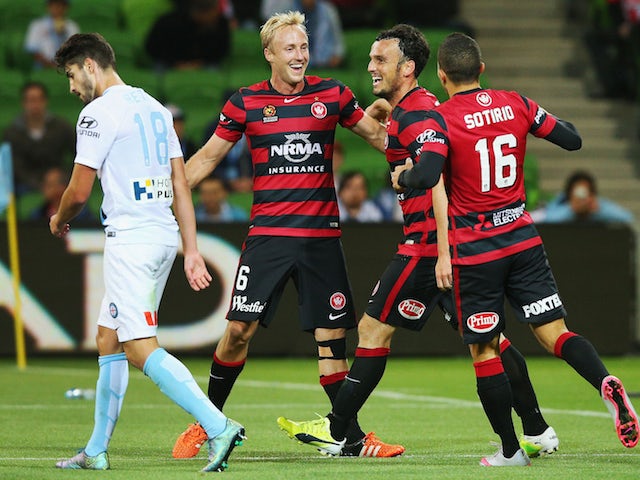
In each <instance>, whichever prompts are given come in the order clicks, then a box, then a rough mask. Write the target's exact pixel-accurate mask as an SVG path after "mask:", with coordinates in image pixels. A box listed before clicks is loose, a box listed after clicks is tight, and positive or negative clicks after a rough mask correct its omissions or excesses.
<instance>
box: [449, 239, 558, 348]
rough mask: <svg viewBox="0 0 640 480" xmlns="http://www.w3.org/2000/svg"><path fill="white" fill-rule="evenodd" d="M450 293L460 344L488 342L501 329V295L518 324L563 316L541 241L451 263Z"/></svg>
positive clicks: (502, 316) (503, 320) (533, 322)
mask: <svg viewBox="0 0 640 480" xmlns="http://www.w3.org/2000/svg"><path fill="white" fill-rule="evenodd" d="M453 274H454V279H453V283H454V292H455V300H456V309H457V314H458V318H460V319H461V320H462V321H461V323H462V332H463V338H464V343H465V344H467V345H468V344H472V343H487V342H489V341H490V340H491V339H492V338H493V337H495V336H496V335H497V334H499V333H501V332H502V331H503V330H504V329H505V318H504V298H505V297H506V298H507V299H508V300H509V303H510V304H511V307H512V308H513V311H514V313H515V315H516V318H517V319H518V321H520V322H521V323H528V324H533V325H541V324H544V323H548V322H550V321H552V320H556V319H558V318H564V317H565V316H566V315H567V312H566V310H565V309H564V306H563V305H562V301H561V300H560V296H559V294H558V287H557V285H556V281H555V279H554V278H553V273H552V272H551V267H550V266H549V261H548V260H547V254H546V253H545V251H544V247H543V246H542V245H538V246H536V247H533V248H529V249H527V250H524V251H522V252H519V253H516V254H514V255H510V256H508V257H505V258H501V259H499V260H494V261H492V262H487V263H483V264H480V265H462V266H454V268H453Z"/></svg>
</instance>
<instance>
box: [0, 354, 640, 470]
mask: <svg viewBox="0 0 640 480" xmlns="http://www.w3.org/2000/svg"><path fill="white" fill-rule="evenodd" d="M183 361H184V362H185V363H186V364H187V366H188V367H189V368H190V369H191V371H192V372H193V374H194V376H195V377H196V379H197V380H198V382H199V383H200V385H201V386H202V387H203V389H205V390H206V382H207V379H208V370H209V365H210V362H209V360H208V359H205V358H193V357H185V358H183ZM605 363H606V364H607V366H608V367H609V370H610V371H611V372H612V373H613V374H616V375H618V376H619V377H621V378H622V379H623V381H624V382H625V386H626V387H627V390H628V391H630V392H634V391H635V392H637V391H640V358H637V357H624V358H607V359H605ZM529 371H530V374H531V377H532V380H533V382H534V385H535V387H536V391H537V393H538V399H539V401H540V404H541V406H542V408H543V412H544V413H545V416H546V418H547V421H548V422H549V423H550V424H551V425H552V426H553V427H554V428H555V430H556V431H557V433H558V436H559V438H560V450H559V451H558V452H557V453H555V454H553V455H551V456H547V457H544V458H539V459H534V460H533V461H532V467H531V468H515V469H514V468H502V469H496V468H493V469H487V468H482V467H479V466H478V461H479V460H480V458H481V457H482V456H484V455H486V454H491V453H493V452H494V450H495V447H493V446H492V445H491V444H490V442H492V441H494V442H495V441H497V436H496V435H494V434H493V432H492V431H491V428H490V426H489V424H488V422H487V420H486V419H485V417H484V414H483V412H482V409H481V407H480V404H479V402H478V400H477V395H476V392H475V380H474V375H473V369H472V367H471V362H470V360H469V359H467V358H456V357H452V358H429V357H427V358H411V359H409V358H393V357H391V359H390V361H389V362H388V364H387V371H386V373H385V376H384V378H383V379H382V381H381V383H380V385H379V386H378V388H377V390H376V391H375V392H374V394H373V396H372V397H371V398H370V399H369V401H368V402H367V404H366V405H365V407H364V408H363V410H362V411H361V413H360V422H361V424H362V426H363V428H364V429H365V430H366V431H370V430H374V431H375V432H376V433H377V434H378V435H379V436H380V437H381V438H382V439H384V440H386V441H389V442H394V443H402V444H403V445H405V447H406V449H407V450H406V452H405V454H404V455H403V456H401V457H397V458H391V459H375V458H373V459H372V458H363V459H360V458H330V457H324V456H321V455H320V454H318V453H317V452H316V451H315V450H314V449H312V448H310V447H308V446H306V445H298V444H297V443H295V442H293V441H292V440H290V439H289V438H288V437H287V436H286V435H285V434H284V433H283V432H281V431H280V430H279V429H278V427H277V425H276V423H275V419H276V418H277V417H278V416H280V415H284V416H287V417H290V418H293V419H296V420H305V419H311V418H314V412H318V413H320V414H326V413H327V411H328V409H329V405H328V401H327V399H326V397H325V395H324V393H323V392H322V390H321V387H320V386H319V384H318V382H317V370H316V362H315V361H314V360H313V359H282V358H279V359H267V358H255V357H254V358H252V357H250V358H249V361H248V363H247V366H246V368H245V370H244V372H243V374H242V376H241V377H240V379H239V381H238V383H237V384H236V387H235V389H234V391H233V393H232V395H231V397H230V398H229V401H228V402H227V406H226V407H225V413H226V414H227V415H229V416H230V417H232V418H234V419H235V420H238V421H239V422H241V423H243V424H244V425H245V427H246V431H247V436H248V439H247V440H246V441H245V442H244V445H243V446H241V447H238V448H236V450H234V453H233V455H232V456H231V458H230V462H229V464H230V465H229V469H228V470H227V471H226V472H224V473H223V474H222V475H224V477H225V478H229V479H233V478H238V479H240V478H242V479H243V480H247V479H260V480H269V479H299V480H303V479H310V480H322V479H335V480H339V479H347V478H349V479H351V478H353V479H359V478H360V479H367V480H373V479H384V480H389V479H392V478H393V479H395V478H397V479H425V478H429V479H430V478H433V479H461V478H473V479H474V480H478V479H513V478H523V479H529V478H531V479H533V478H536V479H553V480H561V479H571V480H575V479H579V480H587V479H602V478H610V479H613V478H640V447H637V448H635V449H626V448H624V447H623V446H622V445H621V444H620V442H619V441H618V439H617V437H616V435H615V433H614V429H613V422H612V421H611V419H610V417H609V415H608V413H607V411H606V409H605V406H604V404H603V403H602V401H601V400H600V398H599V396H598V394H597V393H596V392H595V390H594V389H593V388H592V387H591V386H590V385H588V384H587V383H586V382H585V381H584V380H582V378H580V377H579V376H578V375H577V374H575V373H574V372H573V370H572V369H571V368H569V367H568V366H567V365H566V364H564V362H561V361H558V360H556V359H553V358H548V357H542V358H530V359H529ZM96 376H97V363H96V361H95V360H93V359H89V358H80V359H79V358H68V357H67V358H63V359H57V358H34V359H30V361H29V366H28V368H27V369H26V370H25V371H18V370H17V368H16V367H15V364H14V362H13V361H12V360H10V359H6V358H5V359H2V360H0V425H1V426H2V428H1V429H0V478H1V479H6V480H13V479H31V480H33V479H58V478H65V479H66V478H79V477H82V478H83V479H87V478H102V479H105V478H108V479H110V480H115V479H127V480H131V479H134V480H145V479H150V480H164V479H183V478H184V479H191V478H202V476H203V475H205V476H206V475H220V474H218V473H210V474H201V473H199V470H200V469H201V468H202V467H203V466H204V465H205V464H206V454H205V452H204V451H203V452H201V453H200V454H199V455H198V456H197V457H196V458H194V459H189V460H174V459H172V458H171V448H172V446H173V443H174V441H175V439H176V437H177V435H178V434H179V433H180V432H182V431H183V430H184V428H185V427H186V425H187V424H188V423H189V422H190V421H191V418H190V417H189V415H187V414H186V413H185V412H184V411H182V410H181V409H179V408H178V407H177V406H175V405H174V404H172V403H171V402H170V401H169V400H168V399H167V398H166V397H164V395H162V393H160V391H159V390H158V389H157V388H156V387H155V385H153V383H152V382H151V381H150V380H149V379H148V378H146V377H145V376H144V375H143V374H141V373H140V372H138V371H137V370H135V369H133V368H132V369H131V379H130V382H129V390H128V392H127V396H126V398H125V403H124V407H123V411H122V415H121V418H120V421H119V423H118V426H117V428H116V431H115V434H114V437H113V440H112V442H111V446H110V449H109V454H110V457H111V468H112V470H111V471H110V472H92V471H83V472H74V471H62V470H57V469H55V468H54V463H55V461H56V460H58V459H60V458H63V457H68V456H71V455H73V454H74V453H75V451H76V449H77V448H80V447H82V446H84V444H85V443H86V441H87V440H88V437H89V435H90V433H91V428H92V425H93V402H92V401H90V400H67V399H66V398H65V396H64V392H65V391H66V390H67V389H68V388H70V387H82V388H93V387H94V386H95V379H96ZM635 402H636V404H637V405H636V406H640V399H638V398H635ZM515 421H516V430H517V431H520V424H519V422H518V420H517V418H516V419H515ZM203 450H204V449H203Z"/></svg>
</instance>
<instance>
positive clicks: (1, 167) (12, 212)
mask: <svg viewBox="0 0 640 480" xmlns="http://www.w3.org/2000/svg"><path fill="white" fill-rule="evenodd" d="M5 206H6V208H7V236H8V240H9V264H10V269H11V272H12V275H11V277H12V279H13V295H14V297H15V301H14V307H13V325H14V331H15V341H16V363H17V365H18V368H19V369H21V370H23V369H25V368H26V367H27V353H26V348H25V343H24V325H23V323H22V301H21V298H20V262H19V258H20V255H19V252H18V222H17V215H16V200H15V196H14V194H13V168H12V164H11V147H10V146H9V144H8V143H3V144H2V145H1V146H0V212H2V210H3V209H4V207H5Z"/></svg>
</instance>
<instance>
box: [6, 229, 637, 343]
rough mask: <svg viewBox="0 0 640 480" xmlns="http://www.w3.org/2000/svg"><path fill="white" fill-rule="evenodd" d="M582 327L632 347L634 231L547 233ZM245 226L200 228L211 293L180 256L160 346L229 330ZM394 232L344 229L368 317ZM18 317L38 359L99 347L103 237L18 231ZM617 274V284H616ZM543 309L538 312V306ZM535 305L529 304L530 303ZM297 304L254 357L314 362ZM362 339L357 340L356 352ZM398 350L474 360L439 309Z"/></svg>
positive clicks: (265, 335)
mask: <svg viewBox="0 0 640 480" xmlns="http://www.w3.org/2000/svg"><path fill="white" fill-rule="evenodd" d="M539 229H540V233H541V234H542V236H543V238H544V240H545V245H546V249H547V253H548V255H549V259H550V262H551V265H552V267H553V269H554V273H555V275H556V279H557V281H558V284H559V287H560V293H561V300H562V302H563V303H564V304H565V306H566V308H567V310H568V312H569V316H568V319H567V323H568V325H569V327H570V328H571V329H573V330H574V331H576V332H578V333H581V334H584V335H585V336H587V337H588V338H590V339H591V340H592V341H593V342H594V343H595V344H596V346H597V348H598V349H599V351H600V352H601V353H602V354H605V355H606V354H624V353H627V352H629V351H631V350H632V349H633V348H634V345H636V340H635V331H636V329H635V323H636V314H635V293H636V286H635V270H636V268H635V254H634V252H635V245H634V234H633V232H632V231H631V230H630V229H629V228H627V227H623V226H620V227H617V226H616V227H599V226H598V227H586V226H568V225H558V226H555V225H554V226H551V225H548V226H541V227H540V228H539ZM246 231H247V227H246V225H244V224H232V225H203V226H200V227H199V233H198V242H199V247H200V250H201V252H202V254H203V256H204V257H205V260H206V261H207V263H208V266H209V269H210V271H211V273H212V274H213V276H214V282H213V285H212V286H211V287H210V288H209V289H208V290H206V291H204V292H193V291H191V289H190V288H189V286H188V284H187V282H186V280H185V278H184V274H183V270H182V268H183V267H182V257H181V256H180V255H179V256H178V258H177V260H176V262H175V264H174V267H173V271H172V273H171V276H170V278H169V282H168V284H167V289H166V291H165V295H164V299H163V303H162V305H161V307H160V312H159V325H160V327H159V331H158V336H159V339H160V342H161V343H162V344H163V345H164V346H166V347H167V348H168V349H170V350H172V351H176V352H183V353H195V354H207V355H210V354H211V352H212V348H213V345H214V344H215V343H216V342H217V341H218V339H219V338H220V336H221V334H222V332H223V331H224V328H225V324H226V322H225V319H224V318H225V314H226V311H227V308H228V306H229V301H230V296H231V295H230V292H231V288H232V284H233V280H234V274H235V270H236V267H237V262H238V256H239V253H240V251H239V249H240V247H241V245H242V241H243V239H244V237H245V235H246ZM6 238H7V232H6V225H4V224H3V225H0V239H2V240H0V332H1V338H2V342H0V354H1V355H11V354H13V352H14V351H15V345H14V340H13V338H14V336H13V323H12V317H11V314H12V312H13V308H14V303H15V302H14V295H13V290H12V284H11V272H10V271H9V267H8V265H9V262H8V258H7V257H8V254H7V248H6V240H5V239H6ZM399 240H400V228H399V226H398V225H395V224H393V225H387V224H359V225H347V226H345V228H344V234H343V244H344V249H345V255H346V258H347V263H348V267H349V276H350V278H351V282H352V285H353V289H354V295H355V301H356V309H357V311H358V312H359V314H361V312H362V309H363V307H364V305H365V304H366V301H367V298H368V295H369V292H370V290H371V289H372V288H373V286H374V285H375V283H376V281H377V279H378V277H379V275H380V274H381V273H382V272H383V270H384V268H385V267H386V265H387V263H388V262H389V260H390V259H391V258H392V256H393V254H394V252H395V245H396V243H397V242H398V241H399ZM19 242H20V265H21V285H22V287H21V302H22V317H23V321H24V325H25V333H26V338H27V349H28V352H29V354H30V355H33V354H39V353H58V352H61V353H81V352H87V353H89V352H91V353H92V352H94V351H95V341H94V338H95V333H96V329H97V327H96V325H95V319H96V315H97V312H98V309H99V307H100V302H101V298H102V294H103V282H102V247H103V242H104V240H103V233H102V230H101V229H100V228H99V227H96V228H89V229H83V228H73V229H72V231H71V233H70V235H69V236H68V237H67V238H66V239H57V238H54V237H52V236H51V235H50V233H49V231H48V228H47V227H46V226H43V225H33V224H28V223H25V224H21V225H20V228H19ZM612 279H615V282H612V281H611V280H612ZM534 307H535V306H534ZM531 308H533V307H531ZM297 317H298V312H297V299H296V295H295V290H294V288H293V286H292V285H291V282H290V284H289V285H288V286H287V288H286V290H285V294H284V295H283V298H282V300H281V303H280V306H279V308H278V311H277V314H276V318H275V319H274V321H273V323H272V325H271V326H270V327H269V329H266V330H263V331H260V332H258V334H257V335H256V336H255V338H254V339H253V340H252V345H251V352H252V354H254V355H271V354H273V355H314V354H315V351H316V350H315V344H314V342H313V338H312V336H311V335H309V334H307V333H303V332H300V330H299V327H298V321H297ZM507 334H508V336H509V337H510V338H511V339H512V341H514V342H515V343H517V345H518V348H520V349H521V350H522V351H523V352H525V353H530V354H532V353H533V354H542V353H543V351H542V349H541V348H540V347H539V346H538V345H537V344H536V342H535V341H534V340H533V337H532V336H531V334H530V333H529V332H528V329H527V328H526V327H524V326H523V325H519V324H517V323H516V322H515V321H514V319H513V317H512V316H511V314H510V313H509V314H508V330H507ZM355 340H356V333H355V332H351V333H350V335H349V342H350V349H351V350H350V351H353V347H354V346H355ZM393 352H394V355H445V354H449V355H466V354H467V350H466V348H465V347H464V346H463V345H462V344H461V341H460V339H459V337H458V336H457V334H456V333H455V332H454V331H453V330H452V329H451V328H450V327H449V326H448V325H447V324H446V322H445V321H444V319H443V318H442V315H441V314H440V312H436V313H434V315H433V316H432V318H431V319H430V320H429V322H428V323H427V326H426V327H425V330H424V331H423V332H421V333H412V332H407V331H402V330H400V331H398V333H397V334H396V336H395V338H394V345H393Z"/></svg>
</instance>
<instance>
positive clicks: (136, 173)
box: [49, 33, 244, 471]
mask: <svg viewBox="0 0 640 480" xmlns="http://www.w3.org/2000/svg"><path fill="white" fill-rule="evenodd" d="M55 59H56V63H57V65H58V68H59V69H63V70H64V71H65V73H66V75H67V78H68V79H69V88H70V91H71V93H73V94H74V95H77V96H78V97H80V99H81V100H82V101H83V102H84V103H85V107H84V108H83V110H82V112H81V113H80V117H79V119H78V124H77V127H76V129H77V138H78V140H77V154H76V158H75V165H74V168H73V173H72V175H71V181H70V183H69V186H68V187H67V189H66V191H65V192H64V195H63V197H62V201H61V204H60V208H59V210H58V212H57V213H56V214H55V215H53V216H52V217H51V221H50V224H49V226H50V229H51V233H52V234H53V235H55V236H57V237H62V236H64V235H66V234H67V232H68V231H69V223H68V222H70V221H71V220H72V219H73V218H74V217H75V216H76V215H77V214H78V213H79V212H80V210H81V209H82V207H83V206H84V205H85V203H86V202H87V200H88V199H89V195H90V193H91V189H92V186H93V182H94V180H95V177H96V175H97V176H98V178H99V179H100V183H101V185H102V191H103V192H104V199H103V202H102V207H101V218H102V223H103V225H104V229H105V247H104V279H105V295H104V298H103V300H102V305H101V307H100V312H99V315H98V335H97V338H96V341H97V345H98V354H99V357H98V364H99V367H100V370H99V375H98V382H97V387H96V404H95V417H94V428H93V434H92V435H91V438H90V439H89V442H88V443H87V445H86V446H85V448H84V449H83V450H82V451H81V452H80V453H78V454H77V455H75V456H74V457H72V458H70V459H68V460H62V461H60V462H58V463H57V464H56V466H57V467H58V468H64V469H90V470H106V469H108V468H109V457H108V455H107V447H108V445H109V441H110V439H111V435H112V433H113V430H114V428H115V425H116V422H117V420H118V417H119V415H120V409H121V407H122V401H123V399H124V394H125V392H126V390H127V383H128V378H129V370H128V367H129V365H128V364H129V363H131V364H132V365H133V366H135V367H136V368H138V369H140V370H142V371H143V372H144V374H145V375H147V376H148V377H150V378H151V380H153V382H154V383H155V384H156V385H158V387H160V390H161V391H162V392H163V393H164V394H165V395H167V396H168V397H169V398H171V399H172V400H173V401H174V402H175V403H177V404H178V405H179V406H181V407H182V408H183V409H184V410H186V411H187V412H188V413H190V414H192V415H193V416H194V417H195V418H196V419H198V421H199V422H200V424H201V425H202V426H203V428H204V429H205V431H206V432H207V436H208V444H209V463H208V464H207V466H206V467H205V468H204V469H203V471H222V470H224V469H225V468H226V467H227V459H228V457H229V455H230V454H231V451H232V450H233V448H234V447H235V446H236V445H239V444H241V441H242V439H243V438H244V428H243V427H242V425H240V424H238V423H237V422H234V421H233V420H231V419H228V418H226V417H225V416H224V415H223V414H222V412H220V411H219V410H218V409H217V408H216V407H215V406H214V405H213V404H212V403H211V401H210V400H209V398H208V397H207V395H205V394H204V393H203V392H202V390H201V389H200V387H199V386H198V385H197V383H196V382H195V380H194V379H193V376H192V375H191V373H190V372H189V370H188V369H187V368H186V367H185V366H184V365H183V364H182V363H181V362H180V361H179V360H178V359H177V358H175V357H174V356H172V355H171V354H169V353H167V352H166V351H165V350H164V349H163V348H161V347H160V345H159V344H158V339H157V337H156V331H157V327H158V307H159V306H160V300H161V298H162V293H163V291H164V287H165V285H166V282H167V278H168V276H169V272H170V271H171V266H172V264H173V262H174V259H175V257H176V254H177V251H178V242H179V239H178V237H180V238H181V240H182V248H183V253H184V271H185V275H186V277H187V280H188V282H189V285H190V286H191V288H192V289H193V290H196V291H198V290H201V289H203V288H206V287H208V286H209V282H210V281H211V275H210V274H209V272H208V271H207V268H206V265H205V262H204V260H203V258H202V256H201V255H200V253H199V252H198V248H197V245H196V222H195V216H194V212H193V204H192V200H191V191H190V189H189V187H188V185H187V181H186V178H185V173H184V161H183V158H182V151H181V150H180V143H179V141H178V137H177V135H176V133H175V131H174V129H173V122H172V118H171V113H169V111H168V110H167V109H166V108H164V107H163V106H162V105H161V104H160V103H159V102H158V101H157V100H155V99H154V98H153V97H151V96H150V95H148V94H147V93H146V92H145V91H144V90H142V89H140V88H134V87H131V86H128V85H126V84H125V83H124V82H123V81H122V79H121V78H120V77H119V75H118V73H117V72H116V69H115V66H116V62H115V54H114V52H113V49H112V48H111V45H109V43H107V41H106V40H105V39H104V38H103V37H102V36H100V35H99V34H96V33H88V34H76V35H73V36H72V37H71V38H69V39H68V40H67V41H66V42H65V43H64V44H63V45H62V47H60V49H59V50H58V52H57V53H56V58H55Z"/></svg>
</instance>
